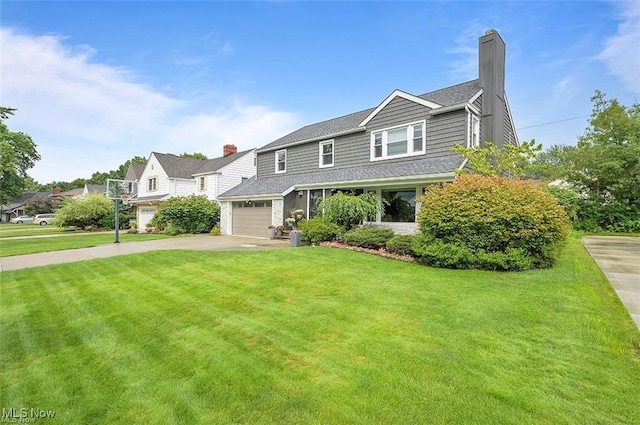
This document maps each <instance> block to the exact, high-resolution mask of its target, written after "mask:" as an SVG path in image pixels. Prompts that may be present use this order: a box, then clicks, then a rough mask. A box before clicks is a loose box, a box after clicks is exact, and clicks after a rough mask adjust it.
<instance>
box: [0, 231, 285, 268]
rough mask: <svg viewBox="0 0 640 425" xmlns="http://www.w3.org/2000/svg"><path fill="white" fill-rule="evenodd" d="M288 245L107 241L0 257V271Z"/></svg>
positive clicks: (242, 240)
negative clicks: (158, 253)
mask: <svg viewBox="0 0 640 425" xmlns="http://www.w3.org/2000/svg"><path fill="white" fill-rule="evenodd" d="M287 246H290V242H289V241H288V240H279V239H273V240H270V239H259V238H249V237H240V236H209V235H197V236H188V237H181V238H169V239H160V240H154V241H148V242H126V243H119V244H115V243H111V244H105V245H100V246H96V247H92V248H79V249H69V250H65V251H54V252H43V253H40V254H27V255H16V256H13V257H5V258H0V271H9V270H18V269H26V268H29V267H40V266H48V265H51V264H61V263H73V262H76V261H85V260H93V259H95V258H106V257H114V256H116V255H127V254H137V253H140V252H148V251H158V250H163V249H196V250H227V251H229V250H254V249H266V248H284V247H287Z"/></svg>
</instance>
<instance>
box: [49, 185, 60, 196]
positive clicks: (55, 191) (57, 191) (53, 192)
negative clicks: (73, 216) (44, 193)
mask: <svg viewBox="0 0 640 425" xmlns="http://www.w3.org/2000/svg"><path fill="white" fill-rule="evenodd" d="M61 193H62V190H61V189H60V188H59V187H54V188H53V191H52V193H51V194H52V195H54V196H55V195H60V194H61Z"/></svg>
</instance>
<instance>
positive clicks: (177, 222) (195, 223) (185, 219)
mask: <svg viewBox="0 0 640 425" xmlns="http://www.w3.org/2000/svg"><path fill="white" fill-rule="evenodd" d="M219 221H220V205H218V203H217V202H216V201H210V200H209V199H207V197H206V196H204V195H201V196H196V195H189V196H178V197H175V198H169V199H168V200H167V201H166V202H163V203H162V204H161V205H160V208H159V209H158V211H156V213H155V215H154V216H153V219H152V220H151V223H150V224H151V225H152V226H153V227H155V228H156V229H158V230H163V229H165V228H166V227H167V225H168V224H171V226H173V227H174V228H176V229H177V230H179V231H180V232H182V233H208V232H210V231H211V229H212V228H213V226H215V225H216V224H217V223H218V222H219Z"/></svg>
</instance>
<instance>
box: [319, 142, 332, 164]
mask: <svg viewBox="0 0 640 425" xmlns="http://www.w3.org/2000/svg"><path fill="white" fill-rule="evenodd" d="M319 164H320V168H325V167H333V140H329V141H327V142H320V158H319Z"/></svg>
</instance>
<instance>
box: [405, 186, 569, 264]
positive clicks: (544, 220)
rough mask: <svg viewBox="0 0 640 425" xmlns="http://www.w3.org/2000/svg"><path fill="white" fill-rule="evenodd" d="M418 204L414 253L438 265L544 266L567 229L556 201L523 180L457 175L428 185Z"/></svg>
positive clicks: (551, 261) (557, 249)
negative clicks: (420, 205)
mask: <svg viewBox="0 0 640 425" xmlns="http://www.w3.org/2000/svg"><path fill="white" fill-rule="evenodd" d="M420 202H421V203H422V205H423V207H422V208H421V210H420V212H419V213H418V223H419V228H420V232H421V234H422V236H423V238H422V239H421V241H420V243H419V244H417V245H416V247H415V248H416V253H417V254H418V256H420V257H421V260H420V261H422V262H424V263H426V264H431V265H434V266H438V267H451V268H480V269H490V270H523V269H525V268H548V267H551V266H553V264H554V263H555V262H556V260H557V258H558V256H559V254H560V251H561V250H562V247H563V246H564V244H565V242H566V238H567V234H568V231H569V225H568V218H567V214H566V212H565V210H564V208H562V207H561V206H560V205H558V202H557V201H556V199H555V198H554V197H553V196H552V195H551V194H550V193H548V192H546V191H544V190H542V189H540V188H538V187H536V186H535V185H533V184H532V183H530V182H526V181H522V180H515V179H507V178H503V177H486V176H478V175H472V174H469V175H461V176H458V178H457V179H456V181H455V182H453V183H446V184H443V185H441V186H432V187H430V188H429V190H428V191H427V192H426V194H425V196H424V197H422V198H421V199H420Z"/></svg>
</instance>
